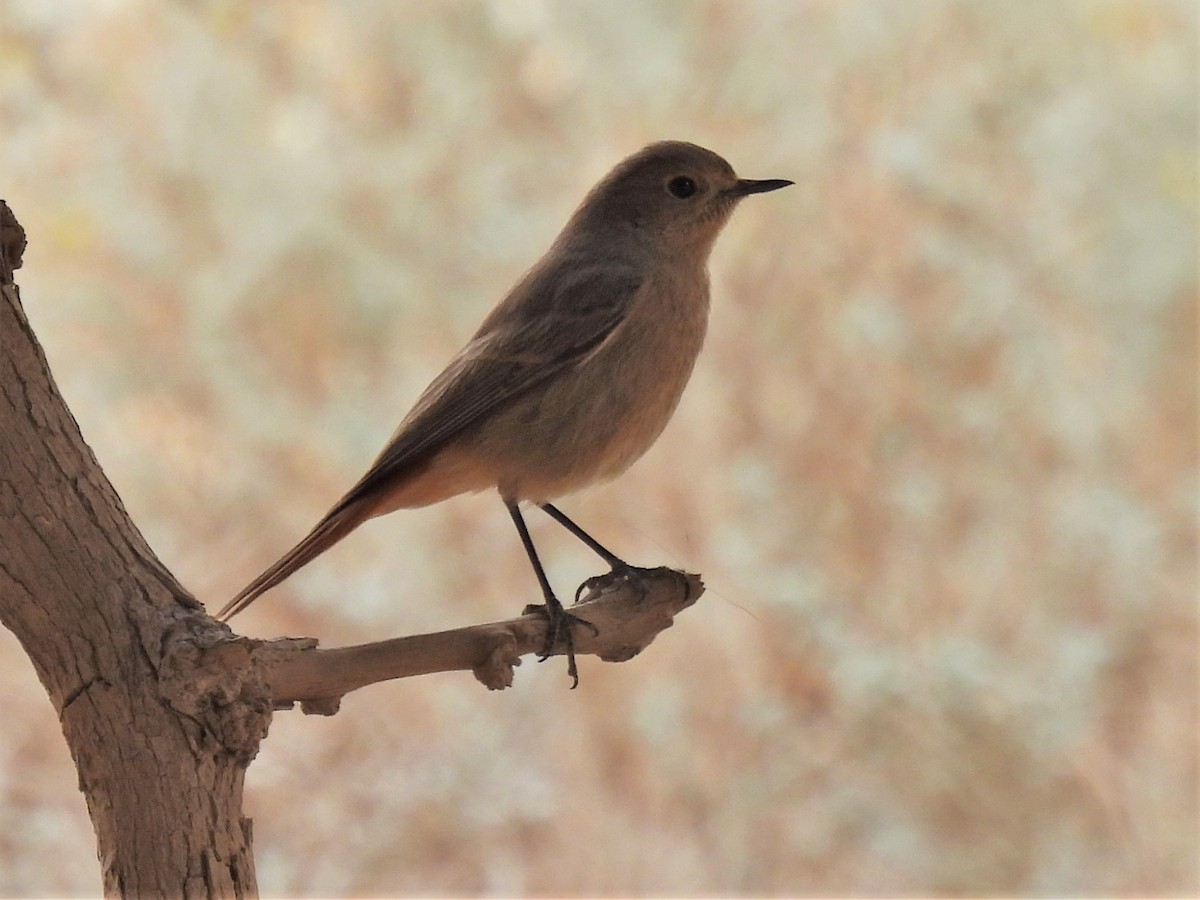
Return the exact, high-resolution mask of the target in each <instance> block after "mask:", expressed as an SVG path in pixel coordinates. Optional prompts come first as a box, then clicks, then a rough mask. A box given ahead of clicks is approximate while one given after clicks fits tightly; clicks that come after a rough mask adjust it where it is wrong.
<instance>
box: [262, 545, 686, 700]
mask: <svg viewBox="0 0 1200 900" xmlns="http://www.w3.org/2000/svg"><path fill="white" fill-rule="evenodd" d="M584 587H585V588H587V589H588V590H587V596H586V597H584V598H583V600H582V601H581V602H579V603H577V604H575V605H574V606H572V607H571V608H570V612H571V614H572V615H574V616H576V617H577V618H579V619H582V620H584V621H585V622H587V623H590V625H591V626H593V628H594V631H593V628H589V627H587V625H577V626H576V627H575V630H574V639H575V653H576V654H577V655H580V656H582V655H585V654H590V655H594V656H598V657H600V658H601V659H603V660H605V661H608V662H622V661H624V660H627V659H632V658H633V657H634V656H636V655H637V654H638V653H640V652H641V651H642V650H643V649H645V648H646V646H647V645H649V644H650V642H651V641H653V640H654V638H655V636H656V635H657V634H658V633H659V632H660V631H662V630H663V629H665V628H669V627H670V626H671V623H672V621H673V619H674V617H675V616H676V615H677V614H678V613H679V612H680V611H682V610H684V609H686V608H687V607H689V606H691V605H692V604H693V603H695V602H696V600H697V598H698V597H699V596H700V594H701V593H703V591H704V585H703V584H702V583H701V581H700V578H699V577H698V576H696V575H688V574H685V573H683V572H677V571H675V570H673V569H666V568H660V569H638V570H635V573H634V574H618V573H616V572H613V573H609V574H607V575H601V576H598V577H596V578H592V579H589V580H588V581H587V582H585V583H584ZM545 639H546V619H545V617H544V616H540V615H537V614H526V615H523V616H520V617H519V618H515V619H508V620H507V621H503V622H492V623H489V624H485V625H471V626H468V627H466V628H456V629H454V630H452V631H440V632H437V633H435V634H421V635H414V636H412V637H402V638H394V639H392V640H386V641H377V642H374V643H371V644H361V645H358V646H355V647H338V648H334V649H330V650H321V649H318V648H317V642H316V641H315V640H312V639H311V638H281V639H279V640H277V641H264V642H262V643H261V644H259V645H258V647H257V650H256V655H257V656H258V657H259V661H260V662H262V663H263V664H264V665H265V667H266V670H267V673H266V677H267V680H268V682H269V683H270V685H271V692H272V696H273V698H274V703H275V706H276V708H277V709H278V708H288V707H291V706H292V705H293V704H295V703H299V704H300V705H301V708H302V709H303V710H304V711H305V712H306V713H310V714H317V715H332V714H333V713H335V712H337V709H338V705H339V704H340V702H341V699H342V697H343V696H345V695H346V694H348V693H349V692H350V691H353V690H357V689H358V688H360V687H364V686H366V685H368V684H374V683H376V682H379V681H387V680H389V679H393V678H408V677H411V676H413V675H426V674H429V673H431V672H450V671H455V670H469V671H472V672H474V673H475V677H476V678H478V679H479V681H480V682H482V683H483V684H484V685H486V686H487V687H488V688H489V689H490V690H500V689H503V688H506V687H508V686H510V685H511V684H512V680H513V669H514V667H516V666H518V665H520V662H521V657H522V656H525V655H526V654H530V653H538V652H540V651H541V649H542V646H543V643H544V642H545ZM554 652H555V654H561V653H563V652H564V648H563V647H562V646H561V642H560V646H558V647H556V648H555V651H554Z"/></svg>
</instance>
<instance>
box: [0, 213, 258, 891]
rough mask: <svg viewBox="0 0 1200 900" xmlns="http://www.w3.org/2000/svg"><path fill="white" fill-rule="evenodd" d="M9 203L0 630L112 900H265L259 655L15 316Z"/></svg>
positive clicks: (1, 298)
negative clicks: (72, 771)
mask: <svg viewBox="0 0 1200 900" xmlns="http://www.w3.org/2000/svg"><path fill="white" fill-rule="evenodd" d="M23 246H24V240H23V236H22V235H21V234H20V227H19V226H18V225H17V224H16V222H15V220H14V219H13V218H12V214H11V212H9V210H8V207H7V206H5V205H0V347H2V348H3V353H2V354H0V529H2V534H0V538H2V540H0V623H3V625H4V626H5V627H7V628H8V629H10V630H11V631H12V632H13V633H14V634H15V635H16V636H17V639H18V640H19V641H20V642H21V645H22V647H23V648H24V649H25V651H26V653H28V655H29V658H30V660H31V661H32V662H33V665H34V668H35V669H36V670H37V674H38V678H39V679H41V682H42V684H43V685H44V686H45V688H46V691H47V693H48V694H49V695H50V701H51V703H53V704H54V708H55V709H56V710H57V712H58V716H59V721H60V722H61V723H62V729H63V735H64V736H65V737H66V740H67V744H68V745H69V747H70V750H71V756H72V757H73V758H74V760H75V765H76V767H77V769H78V772H79V785H80V789H81V790H82V791H83V793H84V796H85V798H86V800H87V805H88V811H89V813H90V814H91V818H92V822H93V825H94V826H95V829H96V838H97V845H98V853H99V858H100V863H101V871H102V877H103V885H104V892H105V894H106V895H108V896H135V897H154V896H186V897H235V896H236V897H243V896H256V894H257V889H256V886H255V877H254V860H253V857H252V855H251V852H250V831H249V827H248V823H246V822H244V820H243V819H242V781H243V776H244V773H245V770H246V765H247V763H248V762H249V760H250V759H251V758H252V757H253V756H254V754H255V752H256V751H257V749H258V744H259V741H260V740H261V738H262V737H263V736H264V735H265V734H266V729H267V725H268V723H269V721H270V716H271V702H270V697H269V693H268V688H267V685H266V682H265V681H264V680H263V679H262V677H261V673H260V670H259V668H258V667H257V666H254V665H248V664H247V663H248V662H249V650H248V648H247V647H245V646H244V645H243V644H242V643H241V642H238V641H233V640H231V639H230V635H229V632H228V631H227V629H225V628H223V627H222V626H220V625H218V624H217V623H215V622H214V621H213V620H212V619H210V618H208V617H207V616H206V615H205V614H204V612H203V610H202V609H201V607H200V605H199V604H198V603H197V602H196V601H195V600H194V599H193V598H192V597H191V596H190V595H189V594H188V592H187V591H186V590H184V589H183V588H182V587H181V586H180V585H179V584H178V582H176V581H175V579H174V578H173V577H172V576H171V574H170V573H169V572H168V571H167V570H166V569H165V568H164V567H163V565H162V564H161V563H160V562H159V561H158V559H157V558H156V557H155V556H154V553H153V552H152V551H151V550H150V548H149V546H147V544H146V542H145V540H144V539H143V538H142V536H141V534H140V533H139V532H138V530H137V528H136V527H135V526H134V524H133V522H132V521H130V519H129V516H128V515H127V514H126V512H125V509H124V507H123V506H122V505H121V501H120V499H119V498H118V497H117V494H116V492H115V491H114V490H113V488H112V485H111V484H109V482H108V479H107V478H106V477H105V476H104V473H103V471H102V470H101V469H100V466H99V465H98V464H97V462H96V459H95V457H94V456H93V455H92V453H91V451H90V450H89V449H88V447H87V445H86V444H85V443H84V441H83V437H82V435H81V434H80V432H79V427H78V425H77V424H76V422H75V420H74V418H73V417H72V416H71V413H70V412H69V411H68V409H67V408H66V406H65V405H64V403H63V402H62V398H61V397H60V395H59V393H58V390H57V388H56V387H55V384H54V381H53V379H52V377H51V375H50V370H49V367H48V366H47V364H46V358H45V356H44V355H43V353H42V350H41V347H40V346H39V345H38V343H37V340H36V339H35V338H34V335H33V333H32V331H31V330H30V328H29V323H28V321H27V320H26V318H25V314H24V311H23V310H22V308H21V303H20V298H19V296H18V292H17V289H16V286H15V285H14V284H13V283H12V269H13V268H16V267H18V266H19V265H20V251H21V250H22V249H23Z"/></svg>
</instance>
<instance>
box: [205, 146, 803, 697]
mask: <svg viewBox="0 0 1200 900" xmlns="http://www.w3.org/2000/svg"><path fill="white" fill-rule="evenodd" d="M790 184H792V182H790V181H784V180H781V179H772V180H765V181H755V180H749V179H745V178H738V177H737V175H735V174H734V171H733V169H732V168H731V167H730V165H729V163H727V162H726V161H725V160H724V159H722V158H721V157H720V156H718V155H717V154H715V153H713V152H712V151H710V150H705V149H704V148H703V147H698V146H696V145H695V144H688V143H683V142H680V141H663V142H660V143H657V144H651V145H650V146H648V147H646V148H645V149H643V150H641V151H640V152H638V153H635V154H634V155H633V156H630V157H629V158H628V159H626V160H624V161H623V162H621V163H620V164H618V165H617V166H616V168H614V169H613V170H612V171H611V172H609V173H608V175H607V176H605V177H604V179H603V180H602V181H601V182H600V183H599V184H598V185H596V186H595V187H594V188H593V189H592V190H591V192H590V193H589V194H588V195H587V196H586V197H585V198H584V200H583V203H581V204H580V206H579V208H578V209H577V210H576V211H575V213H574V215H572V216H571V219H570V221H568V222H567V224H566V227H564V228H563V230H562V232H561V233H560V234H559V236H558V238H557V239H556V240H555V241H554V243H553V244H552V245H551V247H550V249H549V250H548V251H547V253H546V254H545V255H544V256H543V257H542V258H541V259H540V260H539V261H538V262H537V263H536V264H535V265H534V266H533V268H532V269H530V270H529V272H528V273H526V275H525V276H524V277H523V278H522V279H521V280H520V281H519V282H518V283H517V285H516V287H514V288H513V289H512V290H511V291H510V292H509V293H508V296H506V297H505V298H504V299H503V300H502V301H501V302H500V303H499V305H497V306H496V308H495V309H493V310H492V312H491V313H490V314H489V315H488V317H487V318H486V319H485V320H484V322H483V324H482V325H481V326H480V327H479V330H478V331H477V332H475V335H474V337H472V338H471V340H470V342H468V344H467V346H466V347H464V348H463V349H462V350H461V351H460V352H459V354H458V355H457V356H455V357H454V359H452V360H451V361H450V364H449V365H448V366H447V367H446V369H445V371H443V372H442V373H441V374H440V375H438V376H437V378H435V379H434V380H433V383H432V384H430V385H429V387H428V388H426V390H425V392H424V393H423V394H422V395H421V397H420V399H418V400H417V403H416V405H415V406H414V407H413V409H412V411H411V412H409V414H408V415H407V416H406V417H405V418H404V421H403V422H401V423H400V427H399V428H397V429H396V432H395V434H393V435H392V438H391V440H390V441H388V443H387V446H385V447H384V448H383V452H382V453H380V454H379V457H378V458H377V459H376V460H375V462H374V463H373V464H372V465H371V467H370V468H369V469H368V470H367V472H366V474H365V475H363V476H362V478H360V479H359V480H358V483H357V484H355V485H354V486H353V487H352V488H350V490H349V491H348V492H347V493H346V495H345V496H344V497H342V499H341V500H339V501H338V502H337V503H336V504H335V505H334V506H333V508H332V509H331V510H330V511H329V512H328V513H326V514H325V516H324V518H322V519H321V521H320V522H318V523H317V524H316V526H315V527H314V528H313V529H312V531H311V532H309V534H308V536H307V537H305V538H304V539H303V540H301V541H300V543H298V544H297V545H296V546H295V547H293V548H292V549H291V550H289V551H288V552H287V553H285V554H284V555H283V557H281V558H280V559H279V560H278V561H277V562H275V563H274V564H273V565H271V566H270V567H269V568H268V569H267V570H266V571H265V572H263V573H262V574H261V575H259V576H258V577H257V578H255V579H254V580H253V581H252V582H250V584H248V585H247V586H246V587H245V588H243V589H242V591H241V592H240V593H239V594H238V595H237V596H236V597H234V598H233V599H232V600H231V601H230V602H229V603H228V604H226V606H225V607H224V608H223V609H222V610H221V611H220V613H218V615H217V617H218V618H219V619H222V620H226V619H228V618H229V617H230V616H233V615H234V614H236V613H238V612H240V611H241V610H243V609H245V608H246V607H247V606H249V605H250V603H252V602H253V601H254V600H255V598H257V597H258V596H259V595H260V594H262V593H263V592H264V591H267V590H269V589H270V588H272V587H274V586H275V585H277V584H279V583H280V582H281V581H283V580H284V579H285V578H287V577H288V576H289V575H291V574H292V573H293V572H295V571H296V570H297V569H299V568H300V567H302V566H304V565H306V564H307V563H309V562H310V561H312V560H313V559H314V558H315V557H316V556H318V555H319V554H321V553H323V552H325V551H326V550H328V549H329V548H330V547H332V546H333V545H334V544H336V543H337V542H338V541H340V540H341V539H342V538H344V537H345V536H346V535H348V534H349V533H350V532H351V531H353V530H354V529H355V528H357V527H358V526H359V525H361V524H362V523H363V522H365V521H367V520H368V519H371V518H374V517H375V516H381V515H383V514H384V513H389V512H392V511H393V510H397V509H409V508H413V507H418V506H427V505H429V504H431V503H437V502H439V501H441V500H445V499H447V498H449V497H453V496H455V495H456V494H461V493H464V492H467V491H482V490H485V489H487V488H496V489H497V490H498V491H499V493H500V497H501V499H503V501H504V503H505V505H506V506H507V507H508V511H509V513H510V514H511V516H512V519H513V522H514V523H515V524H516V527H517V532H518V533H519V535H520V537H521V542H522V543H523V544H524V546H525V551H526V553H528V555H529V560H530V562H531V563H532V564H533V569H534V572H535V574H536V575H537V578H538V582H539V584H540V586H541V589H542V594H543V596H544V597H545V601H546V607H545V611H546V615H547V617H548V618H549V619H550V628H549V629H548V634H547V645H546V648H545V652H546V653H548V652H549V650H550V649H551V647H552V646H553V644H554V643H555V641H556V640H557V638H558V634H559V632H560V629H561V626H562V624H563V623H564V622H566V623H567V625H568V627H567V628H566V629H565V630H566V639H567V650H568V655H570V651H571V649H572V642H571V640H570V638H571V629H570V626H569V621H570V619H571V617H570V616H569V615H568V614H567V613H566V612H565V611H564V610H563V608H562V604H560V603H559V601H558V599H557V598H556V597H555V595H554V591H553V590H552V589H551V587H550V583H549V581H548V580H547V579H546V574H545V572H544V570H543V569H542V565H541V562H540V561H539V560H538V556H537V552H536V551H535V549H534V546H533V542H532V540H531V539H530V537H529V530H528V529H527V527H526V525H525V520H524V518H523V517H522V515H521V511H520V509H519V507H518V504H519V503H521V502H522V501H530V502H533V503H535V504H537V505H538V506H540V507H541V508H542V509H543V510H545V511H546V512H547V513H548V514H549V515H550V516H552V517H553V518H554V519H555V520H557V521H558V522H559V523H561V524H562V525H563V526H564V527H566V528H567V529H568V530H570V531H571V533H572V534H574V535H575V536H576V537H578V538H579V539H580V540H582V541H583V542H584V543H585V544H587V545H588V546H589V547H590V548H591V549H592V550H594V551H595V552H596V553H598V554H599V555H600V556H601V557H602V558H603V559H604V560H605V561H606V562H608V563H609V564H610V565H611V566H613V567H614V568H616V569H626V570H629V569H630V567H629V566H628V565H627V564H626V563H625V562H624V561H622V560H621V559H620V558H619V557H617V556H616V555H615V554H614V553H612V552H611V551H609V550H608V549H606V548H605V547H603V546H602V545H601V544H599V543H598V542H597V541H596V540H595V539H593V538H592V537H591V536H589V535H588V534H587V533H586V532H584V531H583V530H582V529H581V528H580V527H579V526H578V525H576V524H575V523H574V522H572V521H571V520H570V519H568V518H567V517H566V516H565V515H564V514H563V513H562V512H561V511H560V510H558V508H557V507H555V506H553V505H551V502H550V501H551V500H553V499H555V498H557V497H560V496H562V495H564V494H568V493H570V492H571V491H574V490H577V489H579V488H582V487H584V486H586V485H589V484H592V483H594V482H597V481H601V480H605V479H609V478H613V477H614V476H616V475H619V474H620V473H621V472H623V471H625V469H627V468H628V467H629V466H630V465H631V464H632V463H633V462H634V461H635V460H636V459H638V457H640V456H641V455H642V454H643V453H645V452H646V450H648V449H649V448H650V446H651V444H653V443H654V441H655V440H656V439H657V438H658V436H659V434H661V433H662V430H663V428H664V427H665V426H666V424H667V421H668V420H669V419H670V417H671V414H672V413H673V412H674V410H675V407H676V405H677V404H678V402H679V397H680V395H681V394H682V393H683V388H684V385H685V384H686V383H687V380H688V378H689V376H690V375H691V373H692V367H693V365H694V364H695V361H696V356H697V354H698V353H699V352H700V346H701V344H702V343H703V341H704V332H705V328H706V326H707V322H708V297H709V291H708V272H707V263H708V256H709V252H710V251H711V249H712V246H713V242H714V241H715V240H716V237H717V234H718V233H719V232H720V230H721V228H722V227H723V226H724V224H725V223H726V221H728V219H729V215H730V213H731V212H732V211H733V209H734V207H735V206H737V204H738V201H740V200H741V199H742V198H743V197H745V196H747V195H749V194H759V193H763V192H766V191H773V190H776V189H778V188H782V187H786V186H787V185H790ZM573 662H574V661H573V659H572V660H571V663H572V665H571V672H572V675H573V674H574V665H573Z"/></svg>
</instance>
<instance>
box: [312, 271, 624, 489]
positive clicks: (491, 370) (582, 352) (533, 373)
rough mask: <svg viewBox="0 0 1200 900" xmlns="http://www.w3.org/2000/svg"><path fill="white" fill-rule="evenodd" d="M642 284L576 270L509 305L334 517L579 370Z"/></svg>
mask: <svg viewBox="0 0 1200 900" xmlns="http://www.w3.org/2000/svg"><path fill="white" fill-rule="evenodd" d="M640 283H641V282H640V279H639V278H637V277H636V276H635V275H634V274H633V273H622V272H619V271H617V272H610V273H605V272H604V271H603V270H602V269H596V270H592V271H587V270H583V271H578V272H576V273H575V275H574V277H569V278H559V279H558V280H557V281H556V282H555V284H554V285H553V286H550V287H549V289H548V291H547V292H544V293H542V294H541V296H539V297H538V302H529V303H525V304H521V305H520V306H513V307H512V308H511V314H510V315H509V316H506V317H501V319H500V321H499V322H495V321H493V320H494V319H496V317H495V316H492V317H490V318H489V319H488V320H487V321H486V322H485V323H484V327H483V328H481V329H480V331H479V332H478V333H477V334H476V335H475V337H474V339H473V340H472V341H471V342H470V343H469V344H467V346H466V347H464V348H463V349H462V351H461V352H459V354H458V355H457V356H456V357H454V359H453V360H451V361H450V364H449V365H448V366H447V367H446V369H445V370H444V371H443V372H442V373H441V374H440V375H439V376H438V377H437V378H435V379H434V381H433V383H432V384H430V385H429V387H428V388H426V389H425V392H424V393H423V394H422V395H421V397H420V399H419V400H417V403H416V405H415V406H414V407H413V409H412V412H410V413H409V414H408V416H406V417H405V419H404V421H403V422H402V423H401V424H400V427H399V428H398V429H397V430H396V433H395V434H394V435H393V436H392V439H391V440H390V441H389V442H388V444H387V446H386V447H384V449H383V451H382V452H381V453H380V454H379V457H378V458H377V459H376V460H375V463H374V464H373V465H372V466H371V468H370V469H369V470H368V471H367V473H366V474H365V475H363V477H362V478H361V479H360V480H359V481H358V483H357V484H355V485H354V487H352V488H351V489H350V490H349V491H348V492H347V493H346V495H345V496H344V497H343V498H342V499H341V500H340V501H339V502H338V504H337V506H335V507H334V511H337V510H339V509H345V508H346V507H347V506H349V505H351V504H353V503H355V502H357V501H358V500H361V499H363V498H365V497H367V496H370V495H372V494H374V493H375V492H376V491H377V490H379V489H382V488H384V487H385V486H387V485H389V484H390V483H391V482H392V479H393V478H394V477H395V476H397V475H400V474H401V473H402V472H404V470H406V469H409V468H410V467H411V466H414V465H417V464H419V463H421V462H423V461H425V460H427V459H429V458H430V457H431V456H432V454H433V453H435V452H436V451H437V450H439V449H441V448H442V447H443V446H445V444H446V443H447V442H448V441H450V440H452V439H453V438H454V437H456V436H457V435H459V434H461V433H462V431H463V430H464V429H466V428H469V427H471V426H472V425H474V424H476V423H478V422H480V421H482V420H483V419H484V418H486V417H487V416H488V415H490V414H492V413H493V412H495V411H497V410H499V409H501V408H503V407H504V406H506V405H507V404H509V403H511V402H512V401H514V400H516V399H518V398H519V397H521V396H523V395H524V394H525V393H526V392H528V391H529V390H531V389H533V388H535V387H536V386H537V385H539V384H542V383H543V382H545V381H546V380H548V379H550V378H553V377H554V376H555V375H557V374H558V373H560V372H562V371H564V370H565V369H569V368H571V367H572V366H575V365H578V364H579V363H580V362H582V361H583V360H584V359H586V358H587V356H588V355H589V354H590V353H592V352H593V351H594V350H595V349H596V348H597V347H599V346H600V345H601V344H602V343H604V341H605V340H607V339H608V338H609V337H611V336H612V334H613V333H614V332H615V331H616V330H617V329H618V328H620V326H621V324H622V323H623V322H624V321H625V319H626V316H627V314H628V312H629V309H630V307H631V306H632V305H633V301H634V298H635V296H636V294H637V291H638V288H639V287H640ZM536 284H537V283H536V281H535V282H534V283H533V285H531V287H535V288H536ZM550 292H553V293H552V294H550V296H547V293H550Z"/></svg>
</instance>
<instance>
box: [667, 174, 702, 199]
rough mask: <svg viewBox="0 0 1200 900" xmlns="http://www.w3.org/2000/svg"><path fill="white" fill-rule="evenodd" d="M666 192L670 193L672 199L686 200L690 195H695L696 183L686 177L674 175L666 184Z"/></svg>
mask: <svg viewBox="0 0 1200 900" xmlns="http://www.w3.org/2000/svg"><path fill="white" fill-rule="evenodd" d="M667 190H668V191H670V192H671V196H672V197H678V198H679V199H680V200H686V199H687V198H688V197H690V196H692V194H694V193H696V182H694V181H693V180H692V179H690V178H688V177H687V176H686V175H676V176H675V177H674V178H672V179H671V180H670V181H668V182H667Z"/></svg>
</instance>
